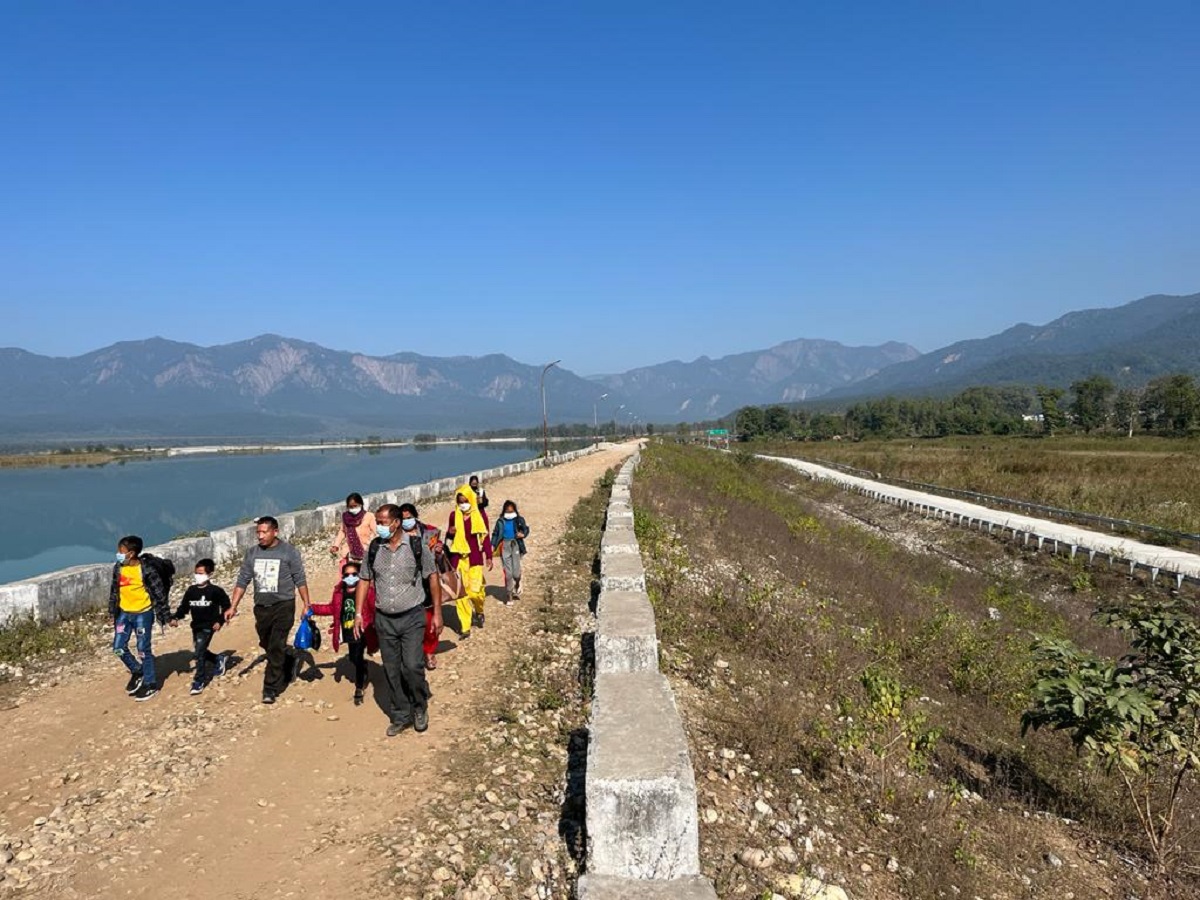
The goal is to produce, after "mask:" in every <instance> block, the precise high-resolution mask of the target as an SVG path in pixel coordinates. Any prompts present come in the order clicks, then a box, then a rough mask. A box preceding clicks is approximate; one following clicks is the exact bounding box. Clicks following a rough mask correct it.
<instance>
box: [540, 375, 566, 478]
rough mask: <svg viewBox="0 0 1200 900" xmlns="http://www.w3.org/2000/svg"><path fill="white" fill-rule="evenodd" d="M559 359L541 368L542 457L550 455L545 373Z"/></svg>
mask: <svg viewBox="0 0 1200 900" xmlns="http://www.w3.org/2000/svg"><path fill="white" fill-rule="evenodd" d="M560 362H562V360H561V359H556V360H555V361H554V362H552V363H546V365H544V366H543V367H542V456H543V457H547V456H549V455H550V426H549V424H548V423H547V421H546V373H547V372H549V371H550V370H551V369H553V368H554V367H555V366H557V365H558V364H559V363H560Z"/></svg>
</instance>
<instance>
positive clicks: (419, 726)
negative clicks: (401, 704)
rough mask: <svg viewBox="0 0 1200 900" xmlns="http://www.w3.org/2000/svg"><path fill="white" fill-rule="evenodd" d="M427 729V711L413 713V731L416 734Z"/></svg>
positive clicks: (419, 710) (420, 710)
mask: <svg viewBox="0 0 1200 900" xmlns="http://www.w3.org/2000/svg"><path fill="white" fill-rule="evenodd" d="M428 728H429V710H427V709H418V710H417V711H416V712H414V713H413V730H414V731H416V732H417V733H418V734H419V733H420V732H422V731H426V730H428Z"/></svg>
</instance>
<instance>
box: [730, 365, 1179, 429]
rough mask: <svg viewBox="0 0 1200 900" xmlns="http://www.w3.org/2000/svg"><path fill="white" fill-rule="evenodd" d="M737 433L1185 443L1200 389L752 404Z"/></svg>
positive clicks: (1079, 387) (1092, 382) (1090, 386)
mask: <svg viewBox="0 0 1200 900" xmlns="http://www.w3.org/2000/svg"><path fill="white" fill-rule="evenodd" d="M733 418H734V421H733V430H734V432H735V434H737V435H738V437H739V438H741V439H743V440H754V439H762V438H784V439H793V440H829V439H832V438H835V437H842V438H849V439H851V440H858V439H862V438H903V437H913V438H916V437H949V436H952V435H970V434H984V435H988V434H994V435H1002V434H1045V435H1053V434H1056V433H1059V432H1064V431H1075V432H1082V433H1085V434H1092V433H1105V432H1108V433H1113V434H1124V435H1126V436H1129V437H1132V436H1133V435H1134V434H1135V433H1137V432H1139V431H1140V432H1144V433H1147V434H1155V435H1164V436H1170V437H1180V436H1185V435H1189V434H1193V433H1194V432H1196V431H1197V429H1198V428H1200V386H1197V383H1196V380H1195V379H1194V378H1193V377H1192V376H1191V375H1189V374H1176V375H1165V376H1163V377H1161V378H1156V379H1154V380H1153V381H1151V382H1149V383H1148V384H1146V385H1144V386H1142V387H1140V388H1129V387H1124V388H1118V387H1117V386H1116V385H1115V384H1114V383H1113V382H1112V380H1111V379H1109V378H1107V377H1105V376H1103V375H1090V376H1088V377H1087V378H1083V379H1080V380H1078V381H1076V382H1074V383H1072V384H1071V386H1070V388H1069V390H1064V389H1062V388H1052V387H1044V386H1038V387H1032V388H1031V387H1025V386H1005V387H972V388H967V389H966V390H965V391H962V392H961V393H958V394H955V395H954V396H952V397H881V398H879V399H874V400H864V401H861V402H859V403H855V404H853V405H852V406H850V407H848V408H847V409H846V410H844V411H842V412H818V411H813V410H808V409H803V408H794V407H789V406H784V405H782V404H776V405H773V406H765V407H763V406H745V407H742V408H741V409H739V410H738V411H737V412H736V413H735V414H734V417H733Z"/></svg>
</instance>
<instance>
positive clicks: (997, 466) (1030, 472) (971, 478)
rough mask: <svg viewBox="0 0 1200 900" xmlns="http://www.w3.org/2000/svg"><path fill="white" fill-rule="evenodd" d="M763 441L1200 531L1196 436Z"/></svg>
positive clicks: (786, 450)
mask: <svg viewBox="0 0 1200 900" xmlns="http://www.w3.org/2000/svg"><path fill="white" fill-rule="evenodd" d="M763 446H764V449H765V450H766V452H770V453H772V454H774V455H778V456H797V457H801V458H804V459H809V460H818V459H827V460H832V461H833V462H839V463H844V464H846V465H851V466H856V467H858V468H860V469H866V470H868V471H871V472H879V473H881V474H883V475H885V476H888V477H893V478H906V479H910V480H913V481H923V482H927V483H932V484H938V485H941V486H943V487H948V488H957V489H960V490H970V491H979V492H981V493H989V494H998V495H1001V496H1005V497H1011V498H1013V499H1016V500H1026V501H1030V502H1033V503H1043V504H1046V505H1048V506H1058V507H1061V508H1064V509H1071V510H1075V511H1078V512H1087V513H1093V514H1095V515H1101V516H1111V517H1113V518H1117V519H1129V520H1130V521H1134V522H1140V523H1143V524H1146V525H1156V526H1158V527H1160V528H1168V529H1171V530H1174V531H1184V532H1189V533H1192V534H1200V501H1198V500H1197V498H1200V464H1198V462H1197V461H1198V460H1200V440H1195V439H1190V440H1179V439H1170V438H1154V437H1136V438H1133V439H1120V438H1085V437H1061V438H1060V437H1055V438H1051V439H1041V438H1029V437H957V438H939V439H936V440H932V439H931V440H919V441H913V440H893V441H862V442H860V443H850V442H845V441H825V442H819V443H795V442H789V443H778V444H770V445H763ZM755 449H758V447H757V446H756V448H755Z"/></svg>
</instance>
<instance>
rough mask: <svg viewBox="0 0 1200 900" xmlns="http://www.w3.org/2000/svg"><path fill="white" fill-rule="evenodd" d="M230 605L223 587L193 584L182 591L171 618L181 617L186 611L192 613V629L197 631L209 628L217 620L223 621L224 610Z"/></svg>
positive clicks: (210, 584)
mask: <svg viewBox="0 0 1200 900" xmlns="http://www.w3.org/2000/svg"><path fill="white" fill-rule="evenodd" d="M230 606H231V604H230V602H229V595H228V594H226V593H225V589H224V588H219V587H217V586H216V585H215V584H213V583H211V582H209V583H208V584H193V585H192V586H191V587H189V588H188V589H187V590H186V591H184V592H183V599H182V600H181V601H180V602H179V609H177V610H175V615H174V616H172V618H175V619H182V618H184V617H185V616H186V615H187V614H188V612H191V614H192V629H193V630H194V631H198V630H201V629H209V628H212V627H213V626H214V625H216V624H217V623H218V622H224V621H225V610H227V609H229V607H230Z"/></svg>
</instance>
